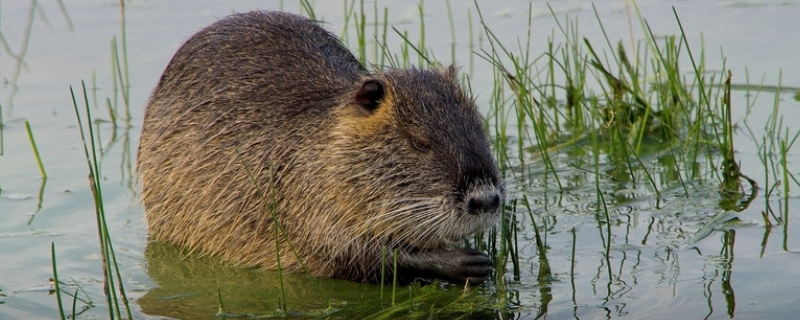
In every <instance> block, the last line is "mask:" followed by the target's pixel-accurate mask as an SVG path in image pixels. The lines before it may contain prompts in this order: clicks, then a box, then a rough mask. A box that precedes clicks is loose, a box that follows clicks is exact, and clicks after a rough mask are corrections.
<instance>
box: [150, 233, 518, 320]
mask: <svg viewBox="0 0 800 320" xmlns="http://www.w3.org/2000/svg"><path fill="white" fill-rule="evenodd" d="M145 259H146V265H145V268H146V272H147V274H148V275H149V277H150V278H151V279H152V280H153V281H155V282H156V284H157V285H158V287H156V288H153V289H151V290H150V291H149V292H147V294H145V295H144V296H143V297H142V298H140V299H138V300H137V303H138V304H139V306H140V307H141V309H142V311H144V312H145V313H147V314H151V315H159V316H168V317H174V318H179V319H217V317H218V316H227V317H234V316H235V317H242V316H244V317H272V316H285V315H289V316H296V317H326V316H332V317H334V318H342V319H362V318H366V317H380V316H383V317H387V318H395V317H397V316H399V315H405V316H408V315H412V316H413V317H412V318H414V317H416V318H418V317H422V316H425V315H426V314H429V313H431V312H433V310H434V307H435V310H436V316H437V317H439V318H454V317H459V318H462V319H473V318H474V319H486V318H499V319H514V318H516V317H517V316H518V315H516V314H514V313H511V312H509V311H495V308H493V307H492V306H496V305H497V304H496V303H497V302H495V301H487V300H486V299H487V298H488V297H489V295H488V294H487V293H486V292H481V291H479V290H475V289H473V290H470V291H467V292H464V291H463V288H460V287H455V286H440V285H436V284H433V285H427V286H420V285H412V286H408V287H402V288H398V289H397V296H396V301H397V302H396V304H395V305H394V306H393V305H391V299H392V297H391V295H392V288H391V286H390V285H389V286H386V287H385V288H384V292H383V296H384V299H383V300H381V299H380V298H379V297H380V296H381V291H380V290H381V287H380V286H378V285H370V284H361V283H355V282H351V281H345V280H336V279H322V278H320V279H316V278H312V277H309V276H306V275H302V274H284V275H283V291H284V292H285V297H286V306H287V308H288V310H281V309H280V307H279V305H280V304H279V302H280V301H279V296H280V295H281V293H280V291H281V288H280V283H281V282H280V280H279V277H278V272H277V271H270V270H262V269H259V268H247V267H234V266H230V265H226V264H223V263H222V262H220V261H219V260H216V259H214V258H211V257H204V256H199V255H197V254H192V253H190V252H187V251H185V250H182V249H179V248H177V247H175V246H172V245H170V244H165V243H160V242H154V241H151V242H150V243H148V245H147V248H146V249H145ZM220 300H222V303H223V304H224V313H223V314H219V312H220V311H221V310H220V308H219V307H220ZM392 315H394V316H392Z"/></svg>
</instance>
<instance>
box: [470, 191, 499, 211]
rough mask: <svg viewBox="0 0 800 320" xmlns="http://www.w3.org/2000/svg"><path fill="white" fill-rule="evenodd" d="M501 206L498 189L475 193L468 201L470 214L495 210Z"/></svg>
mask: <svg viewBox="0 0 800 320" xmlns="http://www.w3.org/2000/svg"><path fill="white" fill-rule="evenodd" d="M499 207H500V194H498V193H497V192H496V191H495V192H487V193H481V194H479V195H475V196H473V197H471V198H470V199H469V201H467V212H469V213H470V214H480V213H485V212H494V211H495V210H497V208H499Z"/></svg>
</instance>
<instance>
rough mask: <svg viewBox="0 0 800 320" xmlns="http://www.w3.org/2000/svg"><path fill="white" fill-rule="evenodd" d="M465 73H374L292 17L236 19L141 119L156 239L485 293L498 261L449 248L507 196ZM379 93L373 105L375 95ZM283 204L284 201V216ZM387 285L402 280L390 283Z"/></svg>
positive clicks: (243, 260) (218, 30) (254, 259)
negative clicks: (477, 207)
mask: <svg viewBox="0 0 800 320" xmlns="http://www.w3.org/2000/svg"><path fill="white" fill-rule="evenodd" d="M455 77H456V71H455V70H454V68H448V69H443V70H428V71H425V70H416V69H410V70H387V71H385V72H379V73H375V74H370V73H369V72H368V71H367V70H366V69H365V68H364V67H363V66H362V65H361V64H360V63H359V62H358V61H357V60H356V59H355V58H354V57H353V55H352V54H351V53H350V52H349V51H348V50H347V49H346V48H345V47H344V46H343V45H342V44H341V43H340V42H339V40H338V39H337V38H336V37H334V36H332V35H331V34H329V33H328V32H327V31H325V30H324V29H322V28H321V27H319V26H318V25H317V24H315V23H313V22H311V21H309V20H308V19H305V18H301V17H298V16H295V15H291V14H287V13H281V12H250V13H244V14H236V15H233V16H230V17H228V18H225V19H223V20H220V21H218V22H217V23H215V24H213V25H211V26H209V27H207V28H206V29H204V30H202V31H200V32H198V33H197V34H196V35H194V36H193V37H192V38H190V39H189V40H188V41H187V42H186V43H185V44H184V45H183V46H182V47H181V49H180V50H179V51H178V52H177V53H176V55H175V57H173V59H172V61H171V62H170V64H169V66H168V67H167V69H166V70H165V72H164V75H163V76H162V78H161V81H160V83H159V85H158V87H157V88H156V90H155V91H154V92H153V94H152V96H151V98H150V100H149V102H148V105H147V109H146V112H145V121H144V128H143V132H142V137H141V142H140V146H139V158H138V169H139V174H140V178H141V182H142V187H143V190H142V192H143V202H144V206H145V210H146V218H147V221H148V225H149V229H150V234H151V237H152V238H153V239H155V240H159V241H166V242H171V243H175V244H177V245H180V246H184V247H187V248H190V249H193V250H198V251H201V252H204V253H209V254H213V255H217V256H220V257H222V258H223V259H226V260H229V261H232V262H234V263H237V264H243V265H260V266H263V267H267V268H275V267H277V259H276V257H277V256H276V251H275V247H276V244H275V229H274V227H275V225H274V223H275V222H274V221H273V218H272V217H273V216H272V213H273V210H274V213H275V215H276V216H277V218H278V223H279V226H280V228H281V230H282V235H281V236H280V239H279V243H280V255H281V266H282V268H283V269H284V270H290V271H302V269H303V268H302V266H301V263H300V261H299V260H298V259H297V257H296V256H295V255H294V254H293V253H292V248H290V247H289V243H288V242H287V241H286V239H287V238H288V239H289V242H290V243H291V246H292V247H293V249H294V250H295V251H296V252H297V253H298V254H299V256H300V258H301V259H302V262H303V263H304V264H305V265H306V267H307V268H308V269H309V270H310V271H311V272H312V273H313V274H315V275H318V276H326V277H339V278H346V279H352V280H356V281H369V282H375V281H378V280H379V279H378V278H377V277H378V276H379V275H380V272H379V271H380V261H381V250H382V248H383V247H385V248H387V251H388V252H389V253H391V252H392V251H393V250H394V249H398V250H399V253H400V255H399V262H400V263H399V268H398V271H397V272H398V273H399V274H398V275H399V276H400V277H401V279H403V280H406V281H412V280H414V279H417V278H428V279H433V278H437V279H445V280H450V281H459V282H463V281H471V282H478V281H482V280H484V279H485V278H486V277H488V276H489V273H490V271H491V260H489V258H488V257H487V256H486V255H485V254H484V253H481V252H479V251H475V250H465V249H454V248H452V245H453V244H454V243H455V242H456V241H458V240H461V239H463V238H465V237H467V236H469V235H471V234H473V233H475V232H477V231H481V230H484V229H486V228H487V227H489V226H491V225H493V224H494V223H495V221H496V220H497V219H498V217H499V213H498V212H497V210H494V211H493V212H484V213H481V214H470V213H468V212H467V208H466V207H465V206H466V204H465V203H466V202H465V199H468V198H469V197H470V196H471V195H473V194H476V193H491V192H494V193H495V194H499V195H500V196H502V185H501V183H500V179H499V176H498V173H497V169H496V165H495V163H494V160H493V159H492V157H491V153H490V151H489V147H488V141H487V139H486V136H485V134H484V133H483V131H482V124H481V121H480V117H479V115H478V113H477V111H476V108H475V106H474V103H473V101H472V100H471V99H469V98H468V97H467V96H465V95H464V94H463V92H462V91H461V89H460V88H459V86H458V84H457V82H456V81H455ZM378 89H379V90H380V91H376V90H378ZM273 199H274V202H273ZM389 271H390V272H391V271H392V270H389Z"/></svg>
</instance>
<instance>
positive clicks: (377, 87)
mask: <svg viewBox="0 0 800 320" xmlns="http://www.w3.org/2000/svg"><path fill="white" fill-rule="evenodd" d="M384 86H385V84H384V83H383V81H381V80H378V79H375V78H369V79H367V80H364V82H363V83H362V84H361V88H358V91H356V94H355V96H354V97H353V99H354V100H355V101H356V103H358V104H359V105H360V106H361V107H362V108H364V110H366V111H368V112H372V111H375V110H376V109H378V103H379V102H380V101H381V100H383V95H384V93H385V92H386V91H385V90H384Z"/></svg>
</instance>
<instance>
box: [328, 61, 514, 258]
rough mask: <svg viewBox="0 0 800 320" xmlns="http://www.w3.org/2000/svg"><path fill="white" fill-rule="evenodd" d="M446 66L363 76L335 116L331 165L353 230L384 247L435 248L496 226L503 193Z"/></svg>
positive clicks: (472, 114)
mask: <svg viewBox="0 0 800 320" xmlns="http://www.w3.org/2000/svg"><path fill="white" fill-rule="evenodd" d="M456 76H457V75H456V70H455V68H454V67H450V68H447V69H445V70H427V71H423V70H417V69H410V70H390V71H386V72H384V73H380V74H377V75H373V76H365V77H364V79H363V80H362V81H361V83H360V84H357V85H356V86H355V87H356V88H357V89H356V90H354V91H353V92H352V93H351V94H349V95H348V97H351V98H350V99H351V101H350V102H349V103H346V106H345V107H343V108H341V109H339V110H338V112H337V113H336V115H335V116H334V119H335V120H334V124H333V129H332V131H331V138H332V141H330V147H329V149H328V150H329V151H330V154H329V155H328V156H329V157H330V158H328V159H327V163H329V164H333V165H332V167H331V168H329V170H328V171H327V173H328V174H329V175H330V176H329V178H334V177H335V178H334V179H335V180H336V181H337V185H336V187H335V188H336V189H337V190H336V191H334V192H336V193H339V194H341V195H343V196H344V197H345V198H346V197H348V195H350V196H352V197H353V198H352V199H348V201H344V202H341V203H339V204H335V205H337V206H346V207H341V209H342V211H341V212H352V213H353V214H356V215H358V216H360V219H358V220H357V221H353V222H354V223H352V224H351V225H349V228H352V229H351V230H354V231H355V232H354V233H351V235H354V236H364V237H366V238H368V239H369V240H370V241H371V242H375V243H378V244H380V245H385V246H387V247H390V248H391V247H406V248H416V249H441V248H446V247H449V246H450V245H452V244H453V243H454V242H456V241H459V240H462V239H464V238H465V237H467V236H469V235H472V234H474V233H475V232H478V231H482V230H485V229H486V228H488V227H490V226H492V225H493V224H494V223H495V222H496V221H497V220H498V217H499V215H500V212H499V211H500V210H499V208H500V205H501V203H502V200H503V187H502V183H501V179H500V176H499V173H498V170H497V166H496V164H495V162H494V159H493V158H492V155H491V151H490V149H489V142H488V139H487V138H486V135H485V134H484V127H483V123H482V120H481V118H480V116H479V114H478V112H477V109H476V108H475V104H474V102H473V100H472V99H470V98H468V97H467V96H466V95H465V94H464V93H463V92H462V90H461V89H460V87H459V85H458V84H457V82H456Z"/></svg>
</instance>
